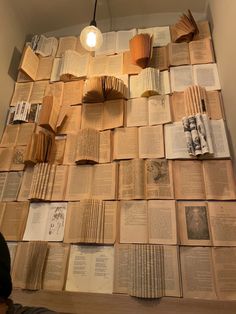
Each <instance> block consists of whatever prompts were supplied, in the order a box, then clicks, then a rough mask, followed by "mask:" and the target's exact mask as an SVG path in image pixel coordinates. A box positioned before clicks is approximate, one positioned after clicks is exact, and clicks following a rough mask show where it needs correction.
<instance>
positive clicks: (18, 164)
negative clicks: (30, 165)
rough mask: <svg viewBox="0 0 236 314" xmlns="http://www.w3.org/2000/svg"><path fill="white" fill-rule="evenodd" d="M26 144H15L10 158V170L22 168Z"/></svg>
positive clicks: (23, 166)
mask: <svg viewBox="0 0 236 314" xmlns="http://www.w3.org/2000/svg"><path fill="white" fill-rule="evenodd" d="M26 149H27V146H16V147H15V148H14V152H13V156H12V160H11V167H10V170H11V171H21V170H24V168H25V164H24V158H25V154H26Z"/></svg>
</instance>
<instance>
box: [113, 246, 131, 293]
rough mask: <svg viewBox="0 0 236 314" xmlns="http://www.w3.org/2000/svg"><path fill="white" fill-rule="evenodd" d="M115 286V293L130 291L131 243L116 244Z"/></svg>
mask: <svg viewBox="0 0 236 314" xmlns="http://www.w3.org/2000/svg"><path fill="white" fill-rule="evenodd" d="M114 248H115V264H114V286H113V293H125V294H128V293H129V285H130V281H129V276H130V264H129V250H130V244H119V243H116V244H115V247H114Z"/></svg>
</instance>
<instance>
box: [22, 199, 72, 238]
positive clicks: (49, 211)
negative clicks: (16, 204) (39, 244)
mask: <svg viewBox="0 0 236 314" xmlns="http://www.w3.org/2000/svg"><path fill="white" fill-rule="evenodd" d="M66 210H67V203H31V204H30V209H29V215H28V219H27V224H26V228H25V232H24V237H23V240H24V241H39V240H41V241H62V240H63V238H64V228H65V221H66Z"/></svg>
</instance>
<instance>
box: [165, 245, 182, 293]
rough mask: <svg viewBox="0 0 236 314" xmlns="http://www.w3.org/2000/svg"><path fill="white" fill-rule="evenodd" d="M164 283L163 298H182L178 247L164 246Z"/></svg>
mask: <svg viewBox="0 0 236 314" xmlns="http://www.w3.org/2000/svg"><path fill="white" fill-rule="evenodd" d="M164 283H165V284H164V286H165V296H168V297H181V296H182V289H181V288H182V287H181V272H180V262H179V247H178V246H174V245H164Z"/></svg>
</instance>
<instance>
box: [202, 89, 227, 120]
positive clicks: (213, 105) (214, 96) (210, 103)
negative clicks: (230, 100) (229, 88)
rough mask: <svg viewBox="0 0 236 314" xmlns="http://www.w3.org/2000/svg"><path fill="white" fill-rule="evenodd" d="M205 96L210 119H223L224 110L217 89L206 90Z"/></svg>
mask: <svg viewBox="0 0 236 314" xmlns="http://www.w3.org/2000/svg"><path fill="white" fill-rule="evenodd" d="M206 98H207V113H208V116H209V118H211V119H212V120H219V119H222V118H223V119H224V110H223V103H222V96H221V93H220V92H219V91H216V90H214V91H208V92H207V93H206Z"/></svg>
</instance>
